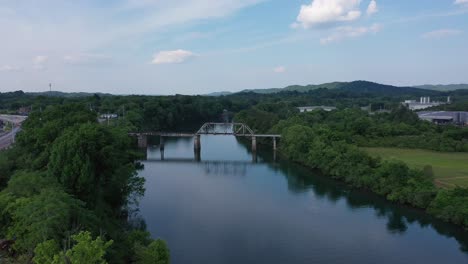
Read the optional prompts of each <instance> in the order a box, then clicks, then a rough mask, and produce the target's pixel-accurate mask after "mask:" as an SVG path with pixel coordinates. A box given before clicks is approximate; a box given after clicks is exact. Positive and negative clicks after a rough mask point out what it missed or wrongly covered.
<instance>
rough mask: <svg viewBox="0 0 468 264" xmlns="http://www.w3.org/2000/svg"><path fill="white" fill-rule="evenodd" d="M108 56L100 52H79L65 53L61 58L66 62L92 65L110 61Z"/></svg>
mask: <svg viewBox="0 0 468 264" xmlns="http://www.w3.org/2000/svg"><path fill="white" fill-rule="evenodd" d="M110 59H111V58H110V57H108V56H105V55H100V54H87V53H79V54H73V55H67V56H65V57H63V60H64V62H65V63H67V64H71V65H93V64H100V63H105V62H108V61H110Z"/></svg>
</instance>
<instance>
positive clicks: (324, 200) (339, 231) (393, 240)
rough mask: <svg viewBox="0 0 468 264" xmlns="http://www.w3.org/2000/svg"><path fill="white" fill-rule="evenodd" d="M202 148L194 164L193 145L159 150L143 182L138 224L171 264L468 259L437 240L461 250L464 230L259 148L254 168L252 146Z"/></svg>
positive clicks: (174, 143) (211, 140)
mask: <svg viewBox="0 0 468 264" xmlns="http://www.w3.org/2000/svg"><path fill="white" fill-rule="evenodd" d="M202 142H203V143H202V144H204V145H203V147H202V151H201V153H200V154H201V158H200V159H199V160H197V159H196V157H195V156H194V153H193V145H192V144H193V142H192V141H191V140H190V139H182V140H169V141H166V142H165V144H166V147H165V153H164V154H163V155H161V153H160V150H159V147H158V145H157V144H156V145H155V146H153V147H150V148H149V149H148V152H147V158H148V161H145V162H144V163H145V170H144V171H143V172H142V174H141V175H142V176H144V177H146V179H147V186H146V188H147V193H146V195H145V197H144V199H143V201H142V207H141V209H142V210H141V217H142V218H144V219H145V220H146V221H147V223H148V230H149V231H150V232H151V233H152V234H153V235H154V236H155V237H159V236H161V237H163V238H165V239H167V240H168V242H169V246H170V247H171V251H172V252H173V254H174V262H173V263H304V264H305V263H418V262H419V263H422V262H424V263H440V262H442V261H444V262H445V263H460V261H462V262H461V263H466V262H467V261H468V255H465V254H466V253H465V254H463V253H460V251H458V252H457V251H456V250H455V251H454V248H456V245H455V242H454V241H450V240H445V239H442V237H440V236H437V235H436V233H435V232H433V230H435V231H436V232H437V233H438V234H440V235H442V236H444V237H446V238H454V239H456V240H457V241H458V245H459V248H460V250H462V251H464V252H467V248H468V243H467V241H468V236H467V232H465V231H463V230H462V229H460V228H458V227H456V226H454V225H450V224H447V223H444V222H441V221H439V220H437V219H434V218H432V217H429V216H428V215H426V214H424V212H422V211H420V210H416V209H413V208H408V207H404V206H397V205H395V204H392V203H389V202H387V201H386V200H384V199H383V198H381V197H379V196H376V195H373V194H371V193H368V192H364V191H357V190H352V189H349V188H347V187H346V186H345V185H344V184H342V183H341V182H336V181H334V180H332V179H330V178H329V177H325V176H323V175H321V174H320V173H319V172H318V171H311V170H308V169H306V168H304V167H301V166H298V165H296V164H291V163H290V162H287V161H283V160H281V159H279V160H277V161H276V162H275V160H276V159H275V155H274V153H272V151H271V148H270V147H269V146H267V147H265V148H262V147H260V148H259V149H258V151H257V162H256V163H254V162H252V152H251V151H250V147H249V143H250V142H249V141H243V140H236V139H234V138H232V137H229V138H225V137H204V138H202ZM161 159H163V160H161ZM213 176H215V177H213ZM285 186H287V188H285ZM285 189H287V192H285V191H284V190H285ZM137 222H138V223H139V224H140V225H143V226H144V224H142V223H141V222H142V220H141V219H139V220H138V221H137ZM208 249H209V250H208ZM436 249H437V250H436ZM428 252H429V253H430V254H432V255H427V254H428ZM460 254H462V255H460Z"/></svg>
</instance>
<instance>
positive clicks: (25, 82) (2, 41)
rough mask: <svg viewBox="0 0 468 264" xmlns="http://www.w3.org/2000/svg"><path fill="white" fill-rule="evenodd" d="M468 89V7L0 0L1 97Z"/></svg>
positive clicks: (449, 1)
mask: <svg viewBox="0 0 468 264" xmlns="http://www.w3.org/2000/svg"><path fill="white" fill-rule="evenodd" d="M353 80H368V81H374V82H379V83H385V84H392V85H401V86H406V85H421V84H452V83H468V0H430V1H429V0H313V1H311V0H99V1H96V0H80V1H76V0H40V1H37V0H0V92H7V91H15V90H23V91H26V92H37V91H46V90H49V83H51V84H52V89H53V90H58V91H65V92H104V93H113V94H153V95H156V94H158V95H166V94H176V93H177V94H206V93H210V92H216V91H240V90H243V89H258V88H279V87H285V86H288V85H293V84H300V85H306V84H320V83H326V82H333V81H353Z"/></svg>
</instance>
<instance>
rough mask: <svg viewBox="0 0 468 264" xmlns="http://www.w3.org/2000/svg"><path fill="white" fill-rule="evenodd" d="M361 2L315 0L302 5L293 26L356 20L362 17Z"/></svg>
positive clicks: (308, 26)
mask: <svg viewBox="0 0 468 264" xmlns="http://www.w3.org/2000/svg"><path fill="white" fill-rule="evenodd" d="M360 3H361V0H313V1H312V2H311V3H310V5H302V6H301V10H300V12H299V15H298V16H297V22H296V23H294V24H293V25H292V26H293V27H298V26H302V27H303V28H306V29H307V28H311V27H318V26H324V25H330V24H334V23H337V22H344V21H353V20H356V19H358V18H360V17H361V11H360V10H359V5H360Z"/></svg>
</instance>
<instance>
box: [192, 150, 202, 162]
mask: <svg viewBox="0 0 468 264" xmlns="http://www.w3.org/2000/svg"><path fill="white" fill-rule="evenodd" d="M194 153H195V161H196V162H200V161H201V150H200V149H195V150H194Z"/></svg>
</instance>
